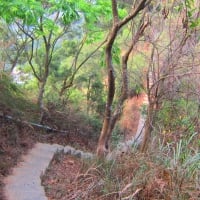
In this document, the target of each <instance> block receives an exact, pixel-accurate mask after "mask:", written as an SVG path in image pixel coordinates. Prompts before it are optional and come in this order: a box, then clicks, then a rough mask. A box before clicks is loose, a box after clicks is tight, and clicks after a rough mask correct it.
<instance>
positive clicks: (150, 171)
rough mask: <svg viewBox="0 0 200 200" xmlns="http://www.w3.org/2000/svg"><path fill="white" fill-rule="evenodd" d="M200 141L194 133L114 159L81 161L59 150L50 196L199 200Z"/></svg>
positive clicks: (50, 173) (48, 183)
mask: <svg viewBox="0 0 200 200" xmlns="http://www.w3.org/2000/svg"><path fill="white" fill-rule="evenodd" d="M198 140H199V136H198V135H197V134H193V135H191V136H190V137H189V138H187V139H182V140H180V141H179V142H178V143H176V144H173V143H171V144H168V146H162V145H158V146H157V147H155V148H150V149H149V150H148V152H147V153H140V152H139V151H138V150H137V149H134V148H133V149H132V151H130V152H129V153H127V154H122V155H121V156H119V157H118V158H117V159H115V160H111V161H107V160H98V159H97V160H90V161H85V160H79V162H78V161H77V158H73V159H72V158H71V157H70V158H69V155H65V154H62V153H60V154H56V155H55V156H54V159H53V160H52V162H51V165H50V166H49V168H48V169H47V171H46V173H45V175H44V176H43V177H42V182H43V185H44V186H45V190H46V192H47V195H48V197H50V198H53V199H59V200H61V199H62V200H64V199H85V200H86V199H91V200H95V199H99V200H114V199H116V200H119V199H123V200H125V199H127V200H131V199H134V200H155V199H164V200H175V199H176V200H197V199H199V198H200V169H199V167H200V153H199V147H198ZM170 146H171V147H170ZM72 160H73V161H72ZM77 162H78V164H76V166H78V169H76V170H75V172H74V170H71V173H70V174H71V175H70V178H69V177H68V176H67V175H66V174H68V173H69V171H68V168H69V167H70V166H71V168H72V167H73V164H74V163H77ZM73 173H74V174H73ZM72 197H73V198H72Z"/></svg>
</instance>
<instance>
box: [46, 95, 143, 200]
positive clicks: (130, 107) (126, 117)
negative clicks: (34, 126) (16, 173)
mask: <svg viewBox="0 0 200 200" xmlns="http://www.w3.org/2000/svg"><path fill="white" fill-rule="evenodd" d="M143 100H144V95H140V96H138V97H133V98H132V99H129V100H127V102H126V104H125V107H124V113H123V115H122V118H121V120H120V128H121V130H122V131H123V134H124V139H125V140H128V139H130V138H131V137H133V136H134V134H135V133H136V131H137V126H138V122H139V118H140V107H141V104H142V103H143ZM95 163H96V161H94V163H91V162H90V161H84V160H81V159H79V158H76V157H74V156H71V155H66V154H62V153H61V154H57V155H55V156H54V158H53V159H52V162H51V164H50V165H49V167H48V169H47V170H46V173H45V174H44V175H43V177H42V185H43V186H44V187H45V191H46V195H47V197H48V199H49V200H66V199H68V200H75V199H85V200H86V199H90V200H96V199H113V196H112V195H111V196H102V192H100V191H101V189H100V188H101V181H100V180H99V176H98V175H97V174H98V169H97V168H96V167H95V166H94V168H92V167H91V165H95ZM88 168H89V169H88ZM87 170H88V171H87ZM90 170H92V171H93V170H94V171H95V170H96V172H92V174H90V172H89V171H90ZM95 173H97V174H96V175H95ZM95 187H96V188H95ZM91 191H92V192H91Z"/></svg>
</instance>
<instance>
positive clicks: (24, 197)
mask: <svg viewBox="0 0 200 200" xmlns="http://www.w3.org/2000/svg"><path fill="white" fill-rule="evenodd" d="M61 150H63V151H64V152H65V153H68V154H72V155H75V156H77V157H82V158H91V157H92V156H93V155H92V154H90V153H84V152H82V151H80V150H75V149H74V148H72V147H70V146H66V147H64V146H61V145H57V144H53V145H50V144H44V143H37V144H36V145H35V146H34V148H33V149H32V150H30V151H29V153H28V154H27V155H25V156H24V157H23V158H22V160H23V161H22V162H21V163H19V164H18V166H16V167H15V168H14V169H13V173H12V174H11V175H10V176H8V177H7V178H6V179H5V196H6V198H7V200H47V197H46V195H45V192H44V188H43V187H42V186H41V180H40V176H41V174H42V172H44V171H45V170H46V168H47V167H48V165H49V163H50V161H51V159H52V157H53V155H54V154H55V152H56V151H61Z"/></svg>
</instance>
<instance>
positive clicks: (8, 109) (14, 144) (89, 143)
mask: <svg viewBox="0 0 200 200" xmlns="http://www.w3.org/2000/svg"><path fill="white" fill-rule="evenodd" d="M39 119H40V112H39V109H38V106H37V105H36V104H35V103H34V101H30V99H29V98H28V97H27V96H26V94H25V93H24V92H23V90H22V89H20V87H19V86H17V85H16V84H15V83H13V82H12V80H11V79H10V78H8V76H7V75H6V74H1V75H0V199H2V200H4V199H5V197H4V196H3V186H4V183H3V179H4V177H6V176H7V175H8V174H9V173H10V172H11V169H12V168H13V167H14V166H15V165H16V164H17V163H18V162H19V161H20V160H21V155H23V154H26V153H27V151H28V150H29V149H30V148H32V147H33V145H34V144H35V143H36V142H42V143H57V144H61V145H72V146H74V147H76V148H78V149H83V150H86V149H87V150H89V151H94V148H95V146H96V140H97V134H96V131H97V129H98V126H97V125H96V123H95V122H93V121H92V120H91V121H90V119H89V118H85V117H84V116H83V115H81V114H80V113H79V112H78V111H76V110H74V109H73V108H66V110H61V109H60V110H58V109H57V108H56V107H53V105H52V104H51V105H49V106H48V108H47V111H46V113H45V115H44V118H43V125H44V127H45V126H49V127H51V128H54V129H55V130H57V131H56V132H55V131H49V130H46V129H45V128H42V127H37V126H34V125H33V124H32V123H35V124H39ZM30 122H31V123H30ZM61 130H62V131H64V132H60V131H61Z"/></svg>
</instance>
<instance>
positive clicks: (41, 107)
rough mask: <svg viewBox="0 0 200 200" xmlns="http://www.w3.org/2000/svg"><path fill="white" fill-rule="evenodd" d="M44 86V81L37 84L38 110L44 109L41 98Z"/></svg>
mask: <svg viewBox="0 0 200 200" xmlns="http://www.w3.org/2000/svg"><path fill="white" fill-rule="evenodd" d="M45 85H46V81H41V82H39V93H38V100H37V103H38V106H39V108H40V109H43V108H44V105H43V97H44V92H45Z"/></svg>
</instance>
